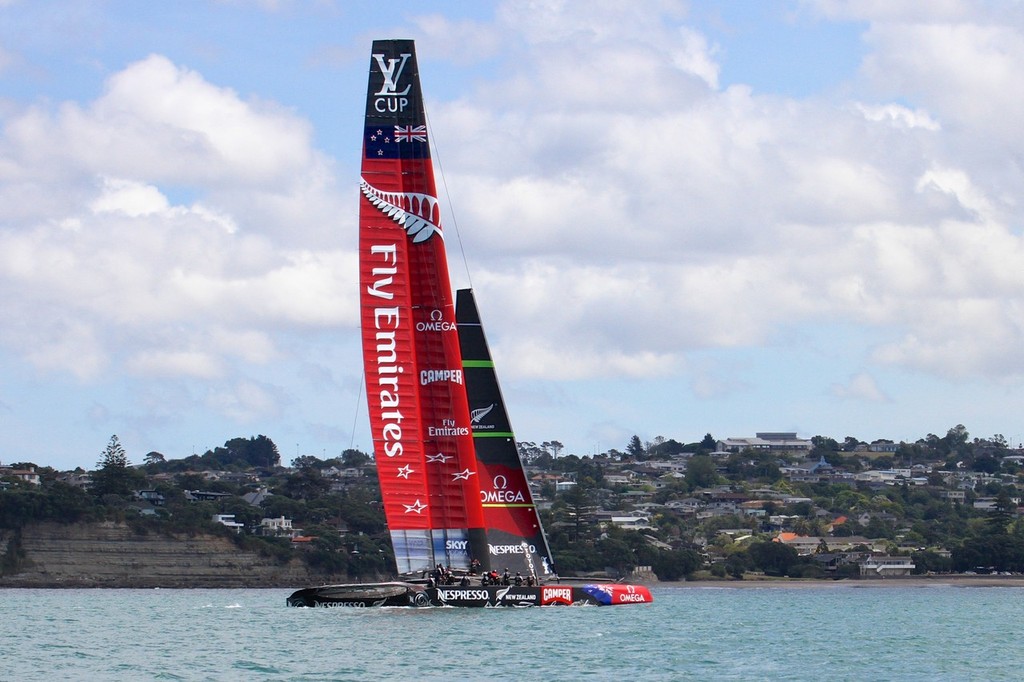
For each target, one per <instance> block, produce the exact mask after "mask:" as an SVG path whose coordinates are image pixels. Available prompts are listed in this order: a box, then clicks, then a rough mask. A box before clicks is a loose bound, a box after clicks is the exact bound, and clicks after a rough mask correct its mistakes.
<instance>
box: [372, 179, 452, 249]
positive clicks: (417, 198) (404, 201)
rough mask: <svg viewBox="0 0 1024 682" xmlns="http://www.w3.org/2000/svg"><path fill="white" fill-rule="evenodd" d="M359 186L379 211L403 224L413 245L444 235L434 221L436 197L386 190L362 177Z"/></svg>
mask: <svg viewBox="0 0 1024 682" xmlns="http://www.w3.org/2000/svg"><path fill="white" fill-rule="evenodd" d="M359 189H360V191H362V193H363V196H365V197H366V198H367V200H368V201H369V202H370V203H371V204H373V205H374V206H375V207H376V208H377V209H379V210H380V212H381V213H383V214H384V215H386V216H387V217H389V218H391V219H392V220H394V221H395V222H396V223H398V224H399V225H401V226H402V227H404V228H405V231H406V232H408V233H409V236H410V237H412V241H413V243H414V244H418V243H420V242H425V241H427V240H428V239H430V237H431V236H433V235H434V234H437V235H438V236H439V237H441V238H442V239H443V238H444V235H443V234H441V226H440V225H438V224H437V223H438V219H439V218H438V212H439V211H438V206H437V204H438V201H437V198H436V197H432V196H430V195H429V194H419V193H417V192H385V191H382V190H379V189H377V188H376V187H374V186H373V185H371V184H370V183H368V182H367V181H366V179H365V178H360V179H359Z"/></svg>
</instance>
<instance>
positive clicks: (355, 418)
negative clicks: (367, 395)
mask: <svg viewBox="0 0 1024 682" xmlns="http://www.w3.org/2000/svg"><path fill="white" fill-rule="evenodd" d="M365 385H366V375H365V374H363V373H362V372H360V374H359V392H358V393H357V395H356V407H355V409H354V410H352V431H351V433H350V435H351V438H350V439H349V441H348V449H349V450H355V449H356V445H355V443H356V423H357V422H358V421H359V404H360V403H361V402H362V401H363V386H365ZM370 455H371V456H372V455H373V444H372V443H371V445H370Z"/></svg>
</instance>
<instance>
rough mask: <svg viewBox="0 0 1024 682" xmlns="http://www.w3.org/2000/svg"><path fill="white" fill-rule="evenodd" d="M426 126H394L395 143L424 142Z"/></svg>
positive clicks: (425, 139)
mask: <svg viewBox="0 0 1024 682" xmlns="http://www.w3.org/2000/svg"><path fill="white" fill-rule="evenodd" d="M426 141H427V126H425V125H422V126H395V142H426Z"/></svg>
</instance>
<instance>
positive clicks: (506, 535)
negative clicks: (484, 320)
mask: <svg viewBox="0 0 1024 682" xmlns="http://www.w3.org/2000/svg"><path fill="white" fill-rule="evenodd" d="M426 123H427V122H426V115H425V112H424V106H423V98H422V93H421V91H420V81H419V71H418V68H417V64H416V52H415V47H414V44H413V41H411V40H379V41H374V43H373V51H372V54H371V59H370V78H369V85H368V88H367V96H366V122H365V127H364V132H363V158H362V177H361V179H360V183H359V184H360V193H361V196H360V200H359V287H360V309H361V329H362V343H363V365H364V372H365V378H366V394H367V401H368V407H369V415H370V427H371V431H372V435H373V449H374V457H375V461H376V464H377V475H378V478H379V480H380V486H381V494H382V499H383V505H384V513H385V517H386V519H387V525H388V530H389V533H390V536H391V544H392V547H393V549H394V554H395V562H396V569H397V572H398V575H399V579H398V580H396V581H392V582H383V583H353V584H344V585H322V586H319V587H310V588H305V589H301V590H298V591H297V592H295V593H294V594H292V595H291V596H289V597H288V604H290V605H293V606H354V607H369V606H551V605H573V604H595V605H611V604H633V603H647V602H651V601H652V597H651V594H650V591H649V590H648V589H647V588H646V587H644V586H642V585H630V584H616V583H608V582H590V583H575V584H574V583H569V582H566V581H563V580H561V579H560V578H559V577H558V575H557V573H556V572H555V565H554V561H553V558H552V556H551V550H550V549H549V547H548V542H547V538H546V537H545V535H544V529H543V527H542V525H541V520H540V516H539V515H538V512H537V507H536V505H535V504H534V501H533V496H532V495H531V492H530V488H529V485H528V482H527V479H526V475H525V473H524V470H523V465H522V462H521V460H520V458H519V453H518V451H517V449H516V444H515V437H514V435H513V432H512V427H511V425H510V423H509V419H508V414H507V412H506V411H505V403H504V400H503V399H502V396H501V391H500V388H499V386H498V381H497V377H496V374H495V371H494V363H493V362H492V360H491V355H490V351H489V349H488V347H487V341H486V338H485V336H484V332H483V326H482V325H481V323H480V316H479V312H478V310H477V306H476V301H475V299H474V297H473V292H472V290H470V289H465V290H460V291H458V292H457V295H456V296H455V297H453V295H452V288H451V284H450V281H449V277H448V262H447V257H446V253H445V245H444V235H443V231H442V229H441V219H440V213H439V207H438V200H437V192H436V189H435V184H434V171H433V166H432V163H431V157H430V145H429V140H428V132H427V124H426ZM453 299H454V300H453ZM453 576H458V578H457V580H456V579H455V578H454V577H453ZM453 582H454V584H452V583H453Z"/></svg>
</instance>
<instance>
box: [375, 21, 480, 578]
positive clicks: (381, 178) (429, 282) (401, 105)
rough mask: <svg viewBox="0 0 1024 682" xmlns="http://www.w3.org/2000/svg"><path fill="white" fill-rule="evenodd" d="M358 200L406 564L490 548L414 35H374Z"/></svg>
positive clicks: (381, 407) (380, 403) (453, 561)
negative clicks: (389, 37) (403, 37)
mask: <svg viewBox="0 0 1024 682" xmlns="http://www.w3.org/2000/svg"><path fill="white" fill-rule="evenodd" d="M360 194H361V196H360V200H359V273H360V274H359V277H360V303H361V322H362V339H363V362H364V367H365V372H366V388H367V390H366V393H367V400H368V404H369V413H370V427H371V430H372V433H373V445H374V456H375V459H376V462H377V472H378V476H379V478H380V484H381V491H382V494H383V500H384V510H385V514H386V516H387V522H388V528H389V529H390V531H391V536H392V544H393V546H394V549H395V557H396V560H397V563H398V569H399V572H403V573H404V572H411V571H421V570H425V569H428V568H431V567H433V566H434V565H435V564H437V563H445V564H450V565H452V566H468V565H469V562H470V560H471V559H472V558H474V557H476V556H477V555H479V554H481V553H485V552H486V551H487V550H486V540H485V539H484V538H485V536H484V532H483V508H482V505H481V501H480V493H479V487H478V484H477V480H476V477H477V465H476V458H475V455H474V451H473V436H472V429H471V426H470V418H469V407H468V403H467V399H466V392H465V388H464V383H465V378H464V376H463V369H462V361H461V356H460V351H459V340H458V332H457V331H456V326H455V314H454V304H453V300H452V291H451V285H450V282H449V278H448V264H447V258H446V256H445V248H444V239H443V235H442V232H441V220H440V214H439V208H438V202H437V192H436V190H435V186H434V172H433V168H432V166H431V161H430V151H429V143H428V139H427V128H426V116H425V114H424V109H423V99H422V95H421V92H420V84H419V75H418V71H417V66H416V54H415V49H414V46H413V42H412V41H411V40H382V41H375V42H374V43H373V52H372V56H371V59H370V78H369V87H368V89H367V97H366V125H365V130H364V138H363V161H362V178H361V181H360Z"/></svg>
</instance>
